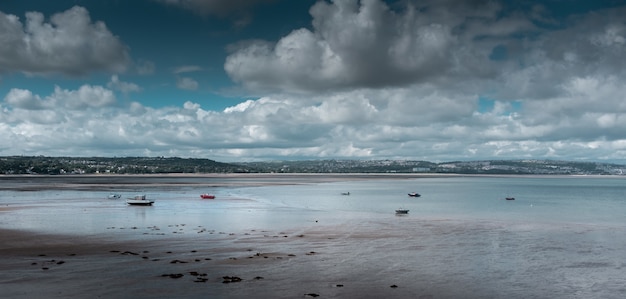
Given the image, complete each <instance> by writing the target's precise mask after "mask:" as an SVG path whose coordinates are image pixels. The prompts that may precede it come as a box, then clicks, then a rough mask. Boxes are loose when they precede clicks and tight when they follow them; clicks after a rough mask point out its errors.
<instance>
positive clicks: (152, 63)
mask: <svg viewBox="0 0 626 299" xmlns="http://www.w3.org/2000/svg"><path fill="white" fill-rule="evenodd" d="M6 155H46V156H104V157H113V156H117V157H120V156H166V157H171V156H176V157H195V158H208V159H213V160H217V161H224V162H236V161H260V160H294V159H410V160H428V161H433V162H443V161H451V160H479V159H558V160H586V161H605V162H617V163H626V1H623V0H597V1H586V0H544V1H532V0H526V1H498V0H490V1H482V0H472V1H469V0H468V1H466V0H419V1H418V0H415V1H413V0H399V1H396V0H389V1H383V0H360V1H359V0H334V1H328V0H326V1H324V0H319V1H314V0H298V1H292V0H133V1H123V0H108V1H96V0H55V1H48V0H40V1H35V0H19V1H18V0H8V1H1V2H0V156H6Z"/></svg>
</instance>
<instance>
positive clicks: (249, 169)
mask: <svg viewBox="0 0 626 299" xmlns="http://www.w3.org/2000/svg"><path fill="white" fill-rule="evenodd" d="M166 173H457V174H566V175H567V174H580V175H622V174H624V173H626V166H624V165H619V164H609V163H596V162H570V161H552V160H489V161H456V162H445V163H433V162H428V161H410V160H305V161H267V162H242V163H222V162H216V161H214V160H210V159H196V158H178V157H169V158H166V157H89V158H85V157H45V156H6V157H0V174H16V175H17V174H42V175H63V174H166Z"/></svg>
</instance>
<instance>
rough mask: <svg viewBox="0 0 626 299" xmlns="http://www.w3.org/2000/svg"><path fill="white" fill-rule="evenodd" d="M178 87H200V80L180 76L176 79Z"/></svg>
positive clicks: (191, 88) (193, 88)
mask: <svg viewBox="0 0 626 299" xmlns="http://www.w3.org/2000/svg"><path fill="white" fill-rule="evenodd" d="M176 87H178V88H180V89H184V90H196V89H198V81H196V80H194V79H192V78H189V77H180V78H178V79H177V80H176Z"/></svg>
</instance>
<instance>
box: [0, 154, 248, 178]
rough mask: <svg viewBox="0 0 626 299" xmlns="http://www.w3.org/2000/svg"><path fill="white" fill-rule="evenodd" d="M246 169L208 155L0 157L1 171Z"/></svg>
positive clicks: (211, 170) (114, 172)
mask: <svg viewBox="0 0 626 299" xmlns="http://www.w3.org/2000/svg"><path fill="white" fill-rule="evenodd" d="M233 172H248V169H246V168H245V167H244V166H238V165H233V164H227V163H221V162H216V161H213V160H209V159H184V158H175V157H174V158H163V157H123V158H103V157H89V158H85V157H44V156H36V157H26V156H10V157H0V173H3V174H96V173H113V174H151V173H233Z"/></svg>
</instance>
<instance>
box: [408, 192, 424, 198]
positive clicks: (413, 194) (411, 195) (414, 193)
mask: <svg viewBox="0 0 626 299" xmlns="http://www.w3.org/2000/svg"><path fill="white" fill-rule="evenodd" d="M409 196H410V197H420V196H422V195H420V194H419V193H417V192H411V193H409Z"/></svg>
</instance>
